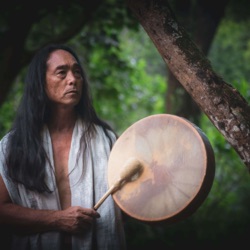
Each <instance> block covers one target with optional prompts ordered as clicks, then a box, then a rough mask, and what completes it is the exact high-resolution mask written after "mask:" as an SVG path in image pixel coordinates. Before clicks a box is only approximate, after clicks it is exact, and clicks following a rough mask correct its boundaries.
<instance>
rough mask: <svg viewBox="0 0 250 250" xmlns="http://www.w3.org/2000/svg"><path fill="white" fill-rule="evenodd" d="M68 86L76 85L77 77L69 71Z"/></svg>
mask: <svg viewBox="0 0 250 250" xmlns="http://www.w3.org/2000/svg"><path fill="white" fill-rule="evenodd" d="M67 82H68V84H76V77H75V75H74V73H73V72H71V71H69V72H68V75H67Z"/></svg>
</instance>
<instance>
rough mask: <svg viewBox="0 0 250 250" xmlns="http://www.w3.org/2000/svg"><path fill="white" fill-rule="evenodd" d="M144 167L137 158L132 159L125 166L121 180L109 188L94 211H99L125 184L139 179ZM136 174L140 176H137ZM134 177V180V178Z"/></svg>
mask: <svg viewBox="0 0 250 250" xmlns="http://www.w3.org/2000/svg"><path fill="white" fill-rule="evenodd" d="M142 170H143V166H142V164H141V162H140V161H139V160H138V159H136V158H130V159H129V160H128V161H127V162H126V163H125V164H124V167H123V169H122V172H121V173H120V177H119V179H118V180H117V181H116V182H115V183H114V184H113V185H112V186H111V187H110V188H109V190H108V191H107V192H106V193H105V194H104V195H103V197H102V198H101V199H100V200H99V201H98V202H97V203H96V205H95V206H94V209H95V210H97V209H98V208H99V207H100V205H101V204H102V203H103V202H104V200H105V199H106V198H107V197H108V196H109V195H110V194H112V193H114V192H115V191H117V190H118V189H120V188H121V187H122V185H123V184H125V182H130V181H134V180H135V179H137V178H138V177H139V174H140V173H141V172H142ZM136 174H138V175H137V176H136ZM132 177H134V178H132Z"/></svg>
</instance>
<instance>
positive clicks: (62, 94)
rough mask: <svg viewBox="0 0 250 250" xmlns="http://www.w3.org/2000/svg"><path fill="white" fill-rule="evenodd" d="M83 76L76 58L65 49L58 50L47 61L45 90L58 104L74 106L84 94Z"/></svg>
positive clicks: (51, 99) (52, 100) (53, 101)
mask: <svg viewBox="0 0 250 250" xmlns="http://www.w3.org/2000/svg"><path fill="white" fill-rule="evenodd" d="M82 84H83V78H82V76H81V71H80V66H79V65H78V63H77V61H76V60H75V58H74V57H73V56H72V55H71V54H70V53H69V52H67V51H65V50H56V51H54V52H52V53H51V54H50V57H49V59H48V61H47V72H46V84H45V91H46V93H47V96H48V98H49V100H50V101H51V102H52V103H53V104H54V105H56V106H60V107H71V108H72V107H74V106H75V105H76V104H77V103H78V102H79V100H80V97H81V94H82Z"/></svg>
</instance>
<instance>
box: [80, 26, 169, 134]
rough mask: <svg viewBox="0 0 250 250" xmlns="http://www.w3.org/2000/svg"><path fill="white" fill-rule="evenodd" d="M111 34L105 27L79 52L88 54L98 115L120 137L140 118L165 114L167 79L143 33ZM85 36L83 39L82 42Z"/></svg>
mask: <svg viewBox="0 0 250 250" xmlns="http://www.w3.org/2000/svg"><path fill="white" fill-rule="evenodd" d="M112 32H113V33H112V36H111V37H110V34H111V33H110V31H109V29H108V27H105V29H103V30H102V31H101V32H99V33H96V34H95V35H94V36H93V37H92V39H90V41H91V43H90V42H88V43H87V45H88V51H86V49H85V48H86V47H85V48H84V47H83V46H82V45H77V50H78V51H81V52H79V53H81V54H82V53H83V51H85V52H84V54H85V58H84V59H83V58H82V60H83V62H84V64H85V68H86V70H87V72H88V76H89V79H90V84H91V91H92V95H93V100H94V106H95V108H96V110H97V112H98V114H99V115H100V116H101V117H102V118H103V119H105V120H106V121H108V122H109V123H110V124H111V125H112V127H113V128H114V129H115V130H116V131H117V133H118V134H121V133H122V132H123V131H124V130H125V129H126V128H127V127H128V126H130V125H131V124H132V123H134V122H135V121H137V120H138V119H140V118H143V117H145V116H148V115H151V114H155V113H164V95H165V92H166V78H165V76H163V75H162V74H161V72H160V69H161V68H162V67H163V65H164V64H163V60H162V59H161V57H160V56H159V54H158V52H157V51H156V49H155V47H154V46H153V44H152V43H151V41H150V39H149V37H147V35H146V34H145V32H144V31H143V30H142V29H138V30H136V31H135V30H128V29H127V28H124V29H123V30H122V31H121V32H117V31H116V33H115V32H114V30H113V31H112ZM86 34H90V33H89V31H88V30H84V31H83V32H82V33H81V35H80V39H82V40H83V42H85V40H84V39H85V36H86ZM138 39H141V42H139V43H138ZM155 69H157V70H158V72H157V71H156V70H155Z"/></svg>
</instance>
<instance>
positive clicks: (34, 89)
mask: <svg viewBox="0 0 250 250" xmlns="http://www.w3.org/2000/svg"><path fill="white" fill-rule="evenodd" d="M59 49H62V50H66V51H68V52H69V53H71V54H72V55H73V57H74V58H75V59H76V61H77V62H78V64H79V65H80V68H81V73H82V78H83V89H82V96H81V99H80V101H79V103H78V104H77V105H76V106H75V110H76V112H77V114H78V115H79V116H80V117H81V118H82V119H83V120H84V123H85V124H86V126H87V131H86V133H85V134H84V138H82V139H83V140H86V141H87V140H88V139H89V138H90V137H91V135H93V134H94V133H95V132H96V131H95V124H96V125H100V126H101V127H102V128H103V130H104V132H105V134H106V136H107V137H108V139H109V142H110V147H112V139H111V137H110V135H109V133H108V130H111V131H112V128H111V127H110V126H109V125H108V124H107V123H106V122H104V121H103V120H101V119H100V118H99V117H98V116H97V114H96V112H95V110H94V107H93V104H92V98H91V95H90V92H89V83H88V80H87V77H86V73H85V72H84V69H83V67H82V66H81V63H80V61H79V58H78V57H77V55H76V53H75V52H74V51H73V50H72V48H70V47H69V46H67V45H63V44H51V45H47V46H46V47H44V48H42V49H40V50H39V51H38V52H37V53H36V54H35V56H34V57H33V59H32V61H31V63H30V65H29V68H28V71H27V74H26V78H25V88H24V93H23V96H22V99H21V101H20V104H19V107H18V110H17V114H16V117H15V120H14V122H13V125H12V128H11V130H10V133H9V138H8V144H7V145H8V146H7V157H6V164H7V170H8V175H9V177H10V178H11V179H12V180H13V181H15V182H17V183H21V184H23V185H24V186H25V187H26V188H28V189H30V190H35V191H38V192H51V190H49V188H48V186H47V185H46V182H45V177H46V172H45V163H46V161H47V160H49V159H48V156H47V155H46V152H45V149H44V147H43V143H42V129H43V126H44V124H46V123H47V121H48V118H49V114H50V109H49V100H48V97H47V95H46V92H45V81H46V70H47V60H48V58H49V56H50V54H51V52H53V51H55V50H59ZM113 132H114V131H113Z"/></svg>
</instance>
